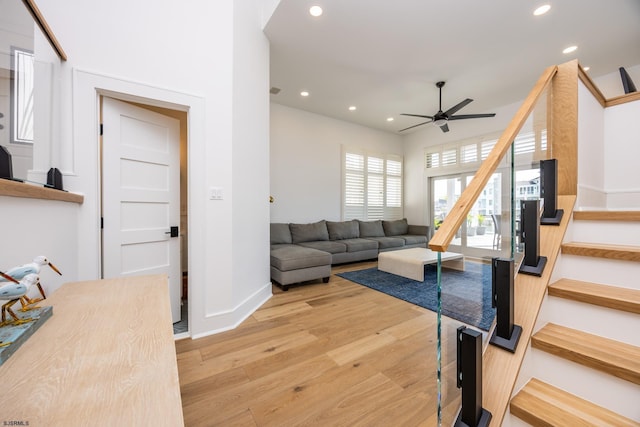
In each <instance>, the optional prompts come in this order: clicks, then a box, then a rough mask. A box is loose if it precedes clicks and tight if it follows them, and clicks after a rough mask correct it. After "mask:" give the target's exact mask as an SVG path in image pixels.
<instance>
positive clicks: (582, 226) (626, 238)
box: [565, 221, 640, 246]
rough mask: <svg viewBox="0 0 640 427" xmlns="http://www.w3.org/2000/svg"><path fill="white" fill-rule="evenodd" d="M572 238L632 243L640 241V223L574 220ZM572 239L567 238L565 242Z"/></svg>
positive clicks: (598, 241)
mask: <svg viewBox="0 0 640 427" xmlns="http://www.w3.org/2000/svg"><path fill="white" fill-rule="evenodd" d="M570 236H571V237H570V239H571V241H574V242H588V243H607V244H610V245H631V246H636V245H638V243H640V223H638V222H616V223H609V222H603V221H574V222H573V223H572V225H571V231H570ZM568 241H570V240H568V239H565V242H568Z"/></svg>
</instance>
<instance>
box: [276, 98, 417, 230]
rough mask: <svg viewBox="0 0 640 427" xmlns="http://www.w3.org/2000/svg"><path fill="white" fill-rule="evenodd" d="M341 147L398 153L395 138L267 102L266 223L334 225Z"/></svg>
mask: <svg viewBox="0 0 640 427" xmlns="http://www.w3.org/2000/svg"><path fill="white" fill-rule="evenodd" d="M343 145H345V146H351V147H360V148H365V149H367V150H371V151H372V152H378V153H393V154H397V155H400V156H402V155H403V151H404V150H403V144H402V137H401V136H399V135H395V134H392V133H389V132H383V131H379V130H374V129H370V128H367V127H364V126H360V125H355V124H351V123H347V122H344V121H340V120H335V119H332V118H329V117H326V116H321V115H318V114H314V113H309V112H306V111H302V110H298V109H295V108H290V107H285V106H283V105H280V104H276V103H271V153H270V158H271V160H270V162H271V195H272V196H273V197H274V199H275V202H274V203H273V204H272V205H271V222H298V223H305V222H314V221H318V220H321V219H326V220H331V221H339V220H340V195H341V164H342V163H341V161H342V157H341V153H342V148H341V147H342V146H343ZM405 161H406V158H405Z"/></svg>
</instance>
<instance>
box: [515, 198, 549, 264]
mask: <svg viewBox="0 0 640 427" xmlns="http://www.w3.org/2000/svg"><path fill="white" fill-rule="evenodd" d="M520 233H521V238H522V240H523V241H524V259H523V261H522V264H521V265H520V270H519V271H520V273H524V274H530V275H533V276H542V272H543V271H544V266H545V265H546V264H547V257H545V256H540V200H521V201H520Z"/></svg>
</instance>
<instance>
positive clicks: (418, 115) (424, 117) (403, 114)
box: [400, 113, 433, 120]
mask: <svg viewBox="0 0 640 427" xmlns="http://www.w3.org/2000/svg"><path fill="white" fill-rule="evenodd" d="M400 115H401V116H411V117H421V118H423V119H431V120H433V116H421V115H420V114H407V113H400Z"/></svg>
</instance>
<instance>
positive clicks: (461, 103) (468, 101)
mask: <svg viewBox="0 0 640 427" xmlns="http://www.w3.org/2000/svg"><path fill="white" fill-rule="evenodd" d="M471 101H473V99H470V98H467V99H465V100H464V101H462V102H460V103H458V104H457V105H454V106H453V107H451V108H449V109H448V110H447V111H445V112H444V114H445V115H446V116H449V115H451V114H454V113H456V112H457V111H458V110H460V109H461V108H462V107H464V106H465V105H467V104H469V103H470V102H471Z"/></svg>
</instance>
